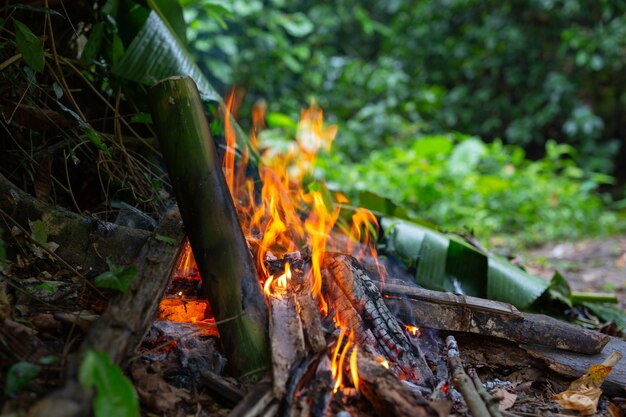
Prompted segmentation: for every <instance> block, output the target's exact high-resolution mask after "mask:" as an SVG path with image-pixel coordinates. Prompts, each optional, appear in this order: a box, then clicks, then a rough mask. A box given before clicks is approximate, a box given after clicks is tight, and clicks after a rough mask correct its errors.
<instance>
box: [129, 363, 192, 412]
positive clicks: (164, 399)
mask: <svg viewBox="0 0 626 417" xmlns="http://www.w3.org/2000/svg"><path fill="white" fill-rule="evenodd" d="M160 371H161V367H160V365H159V364H158V363H153V364H151V365H135V366H133V368H132V369H131V374H132V376H133V380H134V381H135V388H136V389H137V394H139V398H140V399H141V401H142V402H143V403H144V404H146V405H147V406H148V407H150V408H151V409H152V410H153V411H155V412H158V413H166V412H173V411H175V410H176V409H177V408H179V403H180V402H181V401H189V400H190V399H191V396H190V395H189V392H187V390H184V389H181V388H176V387H173V386H171V385H170V384H168V383H167V382H166V381H165V379H163V376H161V373H160Z"/></svg>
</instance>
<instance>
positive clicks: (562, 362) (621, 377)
mask: <svg viewBox="0 0 626 417" xmlns="http://www.w3.org/2000/svg"><path fill="white" fill-rule="evenodd" d="M522 348H523V349H524V350H525V351H526V352H528V353H529V354H530V355H531V356H532V357H533V358H537V359H541V360H543V361H544V362H545V363H546V364H547V365H548V366H549V367H550V369H552V370H553V371H555V372H557V373H558V374H560V375H564V376H566V377H568V378H571V379H576V378H579V377H581V376H582V375H584V374H585V372H587V370H588V369H589V368H590V367H591V366H592V365H596V364H599V363H602V362H604V361H605V360H606V359H607V358H608V357H609V356H610V355H611V354H612V353H613V352H618V353H620V354H622V356H624V357H626V341H624V340H622V339H620V338H617V337H611V338H610V341H609V343H608V344H607V345H606V346H605V347H604V349H603V350H602V352H601V353H598V354H596V355H584V354H580V353H574V352H563V351H558V350H554V349H550V348H547V347H544V346H537V345H533V346H530V345H522ZM625 362H626V361H623V360H622V361H619V362H618V363H617V364H616V365H615V366H614V367H613V369H612V370H611V373H610V374H609V375H608V376H607V378H606V380H605V381H604V384H602V387H601V388H602V390H603V391H604V393H605V394H607V395H611V396H618V397H623V396H624V387H626V363H625Z"/></svg>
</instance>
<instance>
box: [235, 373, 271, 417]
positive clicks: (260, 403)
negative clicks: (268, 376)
mask: <svg viewBox="0 0 626 417" xmlns="http://www.w3.org/2000/svg"><path fill="white" fill-rule="evenodd" d="M277 412H278V403H277V402H276V399H275V398H274V393H273V391H272V383H271V382H270V381H267V380H263V381H261V382H259V383H258V384H256V385H255V386H254V387H253V388H252V389H251V390H250V391H248V394H247V395H246V396H245V397H244V398H243V400H241V401H240V402H239V404H237V406H236V407H235V408H233V409H232V410H231V412H230V413H229V414H228V417H260V416H262V417H273V416H275V415H276V414H277Z"/></svg>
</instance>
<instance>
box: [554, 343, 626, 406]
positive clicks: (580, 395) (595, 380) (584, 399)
mask: <svg viewBox="0 0 626 417" xmlns="http://www.w3.org/2000/svg"><path fill="white" fill-rule="evenodd" d="M621 358H622V355H621V354H620V353H619V352H613V353H611V354H610V355H609V357H608V358H606V359H605V360H604V362H602V363H601V364H598V365H592V366H591V367H590V368H589V369H588V370H587V373H586V374H585V375H583V376H582V377H580V378H578V379H577V380H575V381H573V382H572V383H571V384H570V385H569V387H568V388H567V390H565V391H563V392H560V393H558V394H556V395H555V396H554V400H555V401H556V402H558V403H559V405H560V406H561V407H563V408H565V409H567V410H574V411H578V412H579V413H580V414H581V415H583V416H588V415H591V414H594V413H595V412H596V411H597V408H598V400H599V399H600V396H601V395H602V390H601V389H600V386H601V385H602V383H603V382H604V380H605V379H606V377H607V376H608V375H609V373H610V372H611V370H612V369H613V366H615V364H616V363H617V362H619V360H620V359H621Z"/></svg>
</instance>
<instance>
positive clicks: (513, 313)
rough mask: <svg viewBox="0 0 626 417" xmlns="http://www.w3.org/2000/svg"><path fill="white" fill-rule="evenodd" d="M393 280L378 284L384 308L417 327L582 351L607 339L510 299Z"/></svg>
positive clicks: (596, 349)
mask: <svg viewBox="0 0 626 417" xmlns="http://www.w3.org/2000/svg"><path fill="white" fill-rule="evenodd" d="M399 282H400V281H399V280H391V279H387V280H386V282H385V283H384V284H380V283H379V284H378V285H379V286H380V287H381V289H382V293H383V294H384V295H385V302H386V303H387V305H388V306H389V308H390V309H391V310H393V311H394V312H397V314H398V315H399V317H400V318H401V319H402V320H404V321H406V322H408V323H411V324H415V325H418V326H425V327H430V328H433V329H439V330H447V331H457V332H469V333H476V334H481V335H485V336H495V337H501V338H503V339H507V340H511V341H515V342H518V343H529V344H538V345H542V346H550V347H554V348H558V349H562V350H568V351H572V352H580V353H586V354H594V353H598V352H601V351H602V348H603V347H604V346H605V345H606V344H607V343H608V341H609V336H607V335H605V334H602V333H599V332H596V331H593V330H588V329H583V328H581V327H579V326H575V325H573V324H569V323H565V322H562V321H559V320H557V319H554V318H552V317H548V316H545V315H542V314H529V313H522V312H520V311H519V310H517V309H516V308H515V307H514V306H512V305H510V304H506V303H502V302H498V301H491V300H485V299H482V298H477V297H470V296H463V295H455V294H452V293H444V292H439V291H431V290H426V289H423V288H417V287H412V286H408V285H406V284H399Z"/></svg>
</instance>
